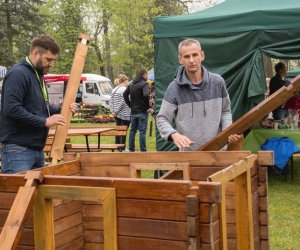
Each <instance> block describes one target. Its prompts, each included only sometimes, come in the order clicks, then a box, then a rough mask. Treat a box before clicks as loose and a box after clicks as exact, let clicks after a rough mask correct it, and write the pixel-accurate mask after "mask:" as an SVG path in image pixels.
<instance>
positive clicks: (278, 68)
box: [270, 62, 289, 125]
mask: <svg viewBox="0 0 300 250" xmlns="http://www.w3.org/2000/svg"><path fill="white" fill-rule="evenodd" d="M275 72H276V74H275V76H273V77H272V78H271V81H270V95H272V94H273V93H275V92H276V91H277V90H279V89H280V88H281V87H283V86H287V85H288V84H289V82H288V81H286V80H285V77H286V75H287V68H286V66H285V64H284V63H283V62H279V63H277V64H276V65H275ZM272 113H273V118H274V120H275V121H274V122H276V121H277V122H276V123H278V121H280V120H285V121H287V117H288V115H289V114H288V110H287V109H286V108H285V107H284V105H281V106H280V107H278V108H277V109H275V110H273V112H272ZM275 125H276V124H275ZM277 125H278V124H277Z"/></svg>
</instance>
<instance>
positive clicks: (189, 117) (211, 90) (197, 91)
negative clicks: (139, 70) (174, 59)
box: [156, 66, 232, 150]
mask: <svg viewBox="0 0 300 250" xmlns="http://www.w3.org/2000/svg"><path fill="white" fill-rule="evenodd" d="M202 73H203V81H202V83H201V84H199V85H193V84H192V83H191V82H190V80H189V79H188V78H187V75H186V73H185V70H184V67H183V66H180V67H179V68H178V70H177V73H176V76H175V78H174V80H173V81H172V82H171V83H170V85H169V87H168V89H167V90H166V93H165V96H164V99H163V101H162V104H161V107H160V111H159V113H158V115H157V117H156V124H157V128H158V130H159V132H160V135H161V137H162V138H164V139H165V140H170V135H171V134H173V133H175V132H178V133H180V134H183V135H185V136H187V137H188V138H189V139H191V140H192V141H194V142H195V144H193V145H191V146H190V147H189V148H187V150H197V149H198V148H200V147H201V146H203V145H204V144H205V143H206V142H208V141H209V140H211V139H212V138H213V137H215V136H216V135H217V134H218V133H219V132H220V131H222V130H224V129H225V128H226V127H228V126H229V125H230V124H231V123H232V115H231V110H230V99H229V95H228V92H227V90H226V86H225V81H224V79H223V78H222V77H221V76H220V75H217V74H213V73H211V72H209V71H207V70H206V69H205V68H204V67H203V66H202ZM173 121H175V125H176V127H175V128H173V127H172V122H173Z"/></svg>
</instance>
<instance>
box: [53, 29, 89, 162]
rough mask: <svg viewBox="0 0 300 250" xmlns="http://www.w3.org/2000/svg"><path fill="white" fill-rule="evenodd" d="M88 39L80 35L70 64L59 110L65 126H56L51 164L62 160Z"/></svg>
mask: <svg viewBox="0 0 300 250" xmlns="http://www.w3.org/2000/svg"><path fill="white" fill-rule="evenodd" d="M89 40H90V38H89V36H88V35H85V34H81V35H80V37H79V41H78V43H77V46H76V51H75V55H74V59H73V63H72V68H71V72H70V77H69V81H68V84H67V88H66V91H65V96H64V102H63V106H62V108H61V114H62V116H63V117H64V118H65V120H66V125H65V126H57V128H56V133H55V136H54V140H53V144H52V149H51V153H50V157H51V158H52V159H53V160H52V164H53V163H57V160H61V159H62V158H63V152H64V145H65V142H66V138H67V131H68V127H69V124H70V121H71V116H72V113H71V110H70V105H71V103H73V102H75V99H76V94H77V90H78V87H79V84H80V78H81V74H82V72H83V67H84V64H85V57H86V55H87V51H88V46H87V44H88V42H89Z"/></svg>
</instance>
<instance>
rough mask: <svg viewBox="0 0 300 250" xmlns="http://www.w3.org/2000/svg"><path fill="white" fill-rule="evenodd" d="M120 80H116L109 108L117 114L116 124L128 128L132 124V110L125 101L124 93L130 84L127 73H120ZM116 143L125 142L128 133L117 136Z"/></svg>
mask: <svg viewBox="0 0 300 250" xmlns="http://www.w3.org/2000/svg"><path fill="white" fill-rule="evenodd" d="M118 80H119V81H116V80H115V81H114V84H115V88H114V89H113V91H112V94H111V99H110V104H109V109H110V111H111V113H112V114H113V115H114V116H115V119H116V125H117V126H121V125H125V126H127V129H128V127H129V125H130V114H131V110H130V108H129V107H128V106H127V104H126V103H125V101H124V98H123V93H124V91H125V89H126V88H127V86H128V77H127V76H126V75H123V74H120V75H119V77H118ZM117 84H118V85H117ZM115 143H116V144H125V143H126V135H124V136H116V138H115Z"/></svg>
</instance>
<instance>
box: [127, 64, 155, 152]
mask: <svg viewBox="0 0 300 250" xmlns="http://www.w3.org/2000/svg"><path fill="white" fill-rule="evenodd" d="M147 80H148V72H147V70H145V69H141V70H140V71H139V72H138V74H137V76H136V77H135V79H134V80H133V81H132V83H131V84H130V85H129V86H128V87H127V88H126V90H125V91H124V93H123V97H124V100H125V102H126V104H127V105H128V106H129V107H130V109H131V128H130V134H129V151H130V152H134V151H135V134H136V132H137V130H139V132H140V150H141V151H147V147H146V131H147V125H148V110H149V108H150V106H149V95H150V88H149V85H148V83H147V82H146V81H147Z"/></svg>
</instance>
